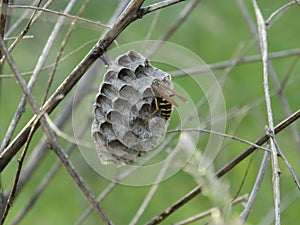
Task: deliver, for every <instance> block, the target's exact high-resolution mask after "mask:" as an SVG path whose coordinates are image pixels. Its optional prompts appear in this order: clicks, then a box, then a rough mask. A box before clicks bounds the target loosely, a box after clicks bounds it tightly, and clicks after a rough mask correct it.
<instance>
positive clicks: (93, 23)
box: [9, 5, 111, 28]
mask: <svg viewBox="0 0 300 225" xmlns="http://www.w3.org/2000/svg"><path fill="white" fill-rule="evenodd" d="M9 8H11V9H32V10H36V11H41V12H46V13H51V14H54V15H57V16H63V17H66V18H69V19H72V20H76V21H80V22H82V23H86V24H90V25H93V26H96V27H101V28H111V27H110V26H108V25H106V24H103V23H100V22H96V21H92V20H89V19H85V18H82V17H79V16H72V15H70V14H68V13H67V12H59V11H55V10H51V9H46V8H39V7H36V6H30V5H10V6H9Z"/></svg>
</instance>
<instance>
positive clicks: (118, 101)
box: [92, 51, 173, 166]
mask: <svg viewBox="0 0 300 225" xmlns="http://www.w3.org/2000/svg"><path fill="white" fill-rule="evenodd" d="M155 79H157V80H160V81H163V82H164V84H165V85H167V86H169V87H170V88H173V84H172V82H171V77H170V75H169V74H168V73H165V72H163V71H161V70H159V69H157V68H155V67H153V66H152V65H150V63H149V61H148V59H146V58H144V57H143V56H141V55H140V54H138V53H137V52H135V51H129V52H128V53H126V54H124V55H121V56H119V57H118V58H117V59H116V60H115V61H114V62H112V63H111V65H110V66H109V67H108V68H107V72H106V73H105V75H104V79H103V82H102V83H101V85H100V88H99V92H98V94H97V95H96V100H95V104H94V121H93V125H92V137H93V139H94V143H95V146H96V150H97V153H98V155H99V158H100V161H101V163H103V164H115V165H117V166H120V165H124V164H132V163H133V162H135V161H137V160H138V159H139V158H140V157H141V156H142V155H144V153H146V152H149V151H151V150H153V149H154V148H155V147H156V146H157V145H158V144H159V143H160V142H161V141H162V139H163V137H164V135H165V133H166V128H167V126H168V120H166V119H165V118H163V117H162V116H161V115H160V113H159V112H158V113H156V114H154V115H153V116H151V117H150V118H149V119H145V118H147V117H149V115H151V113H153V112H154V111H155V109H156V105H155V96H153V91H152V89H151V85H152V83H153V81H154V80H155Z"/></svg>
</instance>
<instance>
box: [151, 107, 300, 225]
mask: <svg viewBox="0 0 300 225" xmlns="http://www.w3.org/2000/svg"><path fill="white" fill-rule="evenodd" d="M299 118H300V109H299V110H298V111H296V112H295V113H294V114H292V115H291V116H289V117H288V118H286V119H285V120H283V121H281V123H279V124H278V125H277V126H276V127H275V128H274V133H275V134H278V133H279V132H281V131H282V130H284V129H285V128H286V127H288V126H289V125H290V124H291V123H293V122H295V121H296V120H297V119H299ZM268 140H269V136H268V135H267V134H265V135H264V136H262V137H261V138H260V139H258V140H257V141H256V142H255V145H259V146H261V145H263V144H265V143H266V142H267V141H268ZM256 149H257V148H256V147H255V146H250V147H249V148H247V149H246V150H245V151H244V152H243V153H241V154H240V155H238V156H237V157H236V158H234V159H233V160H231V162H229V163H227V164H226V165H225V166H224V167H223V168H221V169H220V170H219V171H218V172H217V173H216V177H218V178H220V177H222V176H223V175H225V174H226V173H228V172H229V171H230V170H231V169H233V168H234V167H235V166H237V165H238V164H239V163H240V162H242V161H243V160H244V159H245V158H247V157H248V156H249V155H251V154H252V153H253V152H254V151H255V150H256ZM201 191H202V188H201V187H196V188H194V189H193V190H192V191H190V192H189V193H188V194H186V195H185V196H184V197H182V198H181V199H179V200H178V201H177V202H175V203H174V204H173V205H171V206H170V207H169V208H167V209H166V210H165V211H163V212H162V213H161V214H159V215H158V216H156V217H154V218H153V219H152V220H150V221H149V222H148V223H147V225H154V224H158V223H159V222H161V221H163V220H164V219H166V218H167V217H168V216H169V215H171V214H172V213H173V212H175V211H176V210H177V209H179V208H180V207H182V206H183V205H184V204H185V203H187V202H188V201H190V200H192V199H193V198H194V197H196V196H197V195H198V194H200V193H201Z"/></svg>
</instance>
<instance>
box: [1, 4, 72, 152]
mask: <svg viewBox="0 0 300 225" xmlns="http://www.w3.org/2000/svg"><path fill="white" fill-rule="evenodd" d="M76 1H77V0H71V1H70V2H69V4H68V5H67V6H66V9H65V12H69V11H70V10H71V9H72V8H73V7H74V5H75V3H76ZM33 16H34V14H33ZM32 18H33V17H32ZM32 20H33V19H32ZM32 20H30V21H29V23H28V24H27V25H28V27H27V29H29V27H30V26H31V24H32V22H33V21H32ZM63 21H64V17H61V18H59V19H58V21H57V23H56V24H55V27H54V29H53V31H52V33H51V35H50V36H49V38H48V40H47V43H46V44H45V47H44V49H43V52H42V54H41V55H40V57H39V59H38V62H37V64H36V67H35V69H34V71H33V74H32V76H31V77H30V80H29V81H28V88H29V90H32V88H33V86H34V84H35V82H36V80H37V77H38V75H39V74H40V71H41V68H42V66H43V64H44V62H45V60H46V58H47V56H48V54H49V52H50V50H51V47H52V45H53V44H54V40H55V38H56V37H57V35H58V34H59V31H60V29H61V27H62V25H63ZM25 33H27V32H25ZM25 106H26V98H25V96H23V97H22V99H21V101H20V103H19V105H18V107H17V110H16V112H15V115H14V117H13V119H12V120H11V123H10V125H9V128H8V132H7V133H6V135H5V138H4V141H3V143H2V145H1V149H0V151H2V150H3V149H4V148H5V147H6V146H7V145H8V143H9V140H10V139H11V136H12V134H13V132H14V130H15V128H16V126H17V124H18V123H19V121H20V118H21V116H22V114H23V112H24V110H25Z"/></svg>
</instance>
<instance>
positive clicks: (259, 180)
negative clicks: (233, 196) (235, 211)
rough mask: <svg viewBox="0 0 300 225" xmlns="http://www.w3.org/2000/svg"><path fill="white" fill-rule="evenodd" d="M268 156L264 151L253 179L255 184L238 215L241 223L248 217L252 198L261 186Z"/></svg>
mask: <svg viewBox="0 0 300 225" xmlns="http://www.w3.org/2000/svg"><path fill="white" fill-rule="evenodd" d="M269 158H270V153H269V152H265V153H264V156H263V159H262V161H261V164H260V168H259V172H258V175H257V177H256V180H255V184H254V186H253V188H252V191H251V194H250V196H249V199H248V201H247V204H246V206H245V208H244V210H243V212H242V213H241V215H240V218H241V220H242V221H243V223H245V222H246V220H247V218H248V215H249V214H250V211H251V209H252V207H253V204H254V200H255V199H256V196H257V193H258V190H259V188H260V186H261V183H262V181H263V179H264V175H265V172H266V169H267V164H268V160H269Z"/></svg>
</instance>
